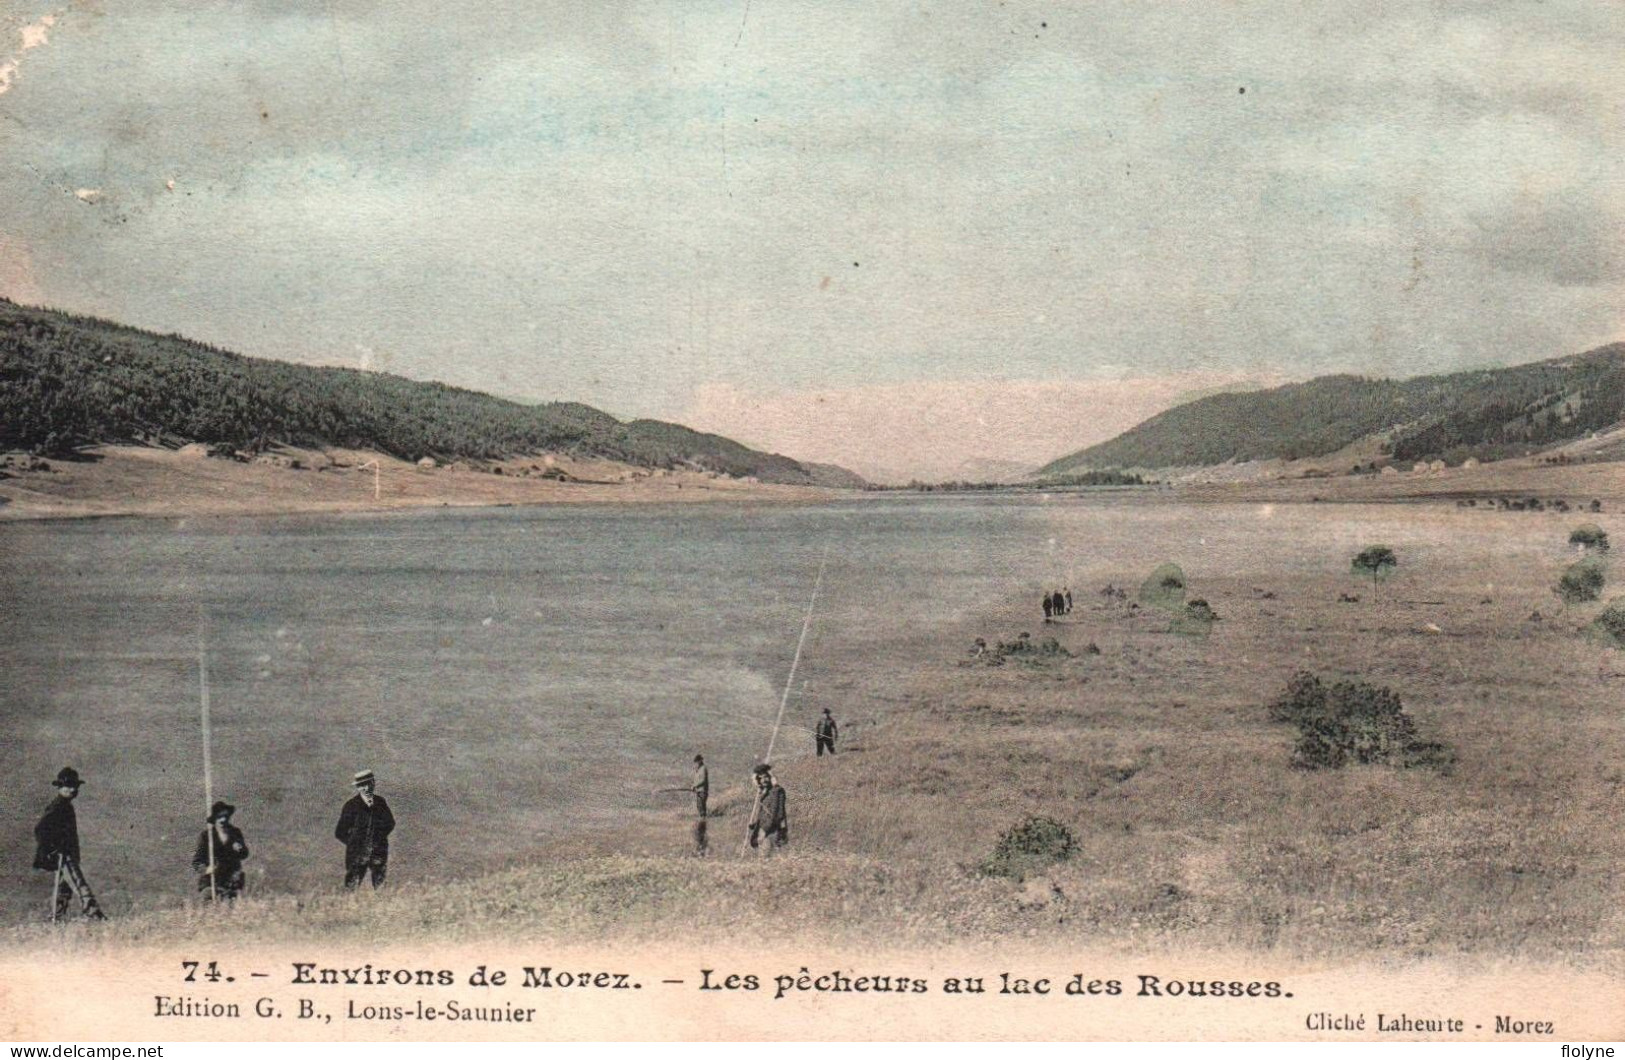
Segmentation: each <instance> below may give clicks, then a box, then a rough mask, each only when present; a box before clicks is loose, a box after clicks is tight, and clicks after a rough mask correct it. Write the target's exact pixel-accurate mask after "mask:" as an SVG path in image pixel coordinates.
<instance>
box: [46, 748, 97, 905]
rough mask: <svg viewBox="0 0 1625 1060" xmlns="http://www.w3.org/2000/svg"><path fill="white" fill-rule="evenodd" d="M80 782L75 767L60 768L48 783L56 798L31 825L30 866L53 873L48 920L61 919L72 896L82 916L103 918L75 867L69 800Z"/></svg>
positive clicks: (75, 832)
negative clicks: (53, 890)
mask: <svg viewBox="0 0 1625 1060" xmlns="http://www.w3.org/2000/svg"><path fill="white" fill-rule="evenodd" d="M83 785H84V781H82V780H80V779H79V772H78V771H77V770H75V769H73V768H71V767H64V768H63V769H62V771H61V772H60V773H58V774H57V775H56V779H55V780H53V781H51V786H52V787H54V788H56V798H54V799H52V800H51V805H49V806H47V807H46V808H45V816H43V817H41V818H40V820H39V824H37V825H35V826H34V839H35V840H36V841H37V842H38V844H39V845H38V846H37V847H36V848H35V850H34V867H35V868H36V869H40V870H41V871H44V872H54V873H56V897H55V905H54V906H53V907H52V908H53V912H52V913H51V919H52V920H60V919H62V916H63V914H65V913H66V912H67V911H68V903H69V902H70V901H72V900H73V898H74V897H75V896H77V897H78V899H79V903H80V911H81V912H83V914H84V915H85V916H86V917H89V918H90V919H91V920H106V919H107V917H106V915H105V914H104V913H103V912H102V910H101V906H99V905H97V904H96V896H95V894H93V893H92V892H91V890H90V884H89V883H87V882H86V881H85V874H84V872H82V871H81V870H80V868H79V818H78V815H77V814H75V813H74V812H73V800H74V799H76V798H78V796H79V789H80V787H81V786H83Z"/></svg>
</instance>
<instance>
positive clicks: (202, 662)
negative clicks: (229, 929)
mask: <svg viewBox="0 0 1625 1060" xmlns="http://www.w3.org/2000/svg"><path fill="white" fill-rule="evenodd" d="M197 673H198V703H199V712H200V714H201V715H202V729H203V807H204V808H203V813H204V816H205V817H206V818H207V817H211V816H212V811H213V808H214V764H213V761H212V759H211V758H210V748H209V744H210V739H209V735H210V734H209V649H208V641H207V638H206V636H205V633H204V613H203V609H202V608H201V607H200V608H198V622H197ZM205 824H207V825H208V829H209V830H208V831H207V832H206V833H204V834H205V836H206V837H207V838H206V842H207V845H208V848H209V901H211V902H215V901H218V900H219V898H220V896H219V894H218V893H217V892H216V890H215V871H214V870H215V865H214V821H213V820H206V821H205Z"/></svg>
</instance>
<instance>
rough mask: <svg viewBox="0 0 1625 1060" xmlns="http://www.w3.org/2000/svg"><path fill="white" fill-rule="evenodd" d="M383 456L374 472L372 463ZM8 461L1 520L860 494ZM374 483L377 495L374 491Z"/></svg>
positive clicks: (650, 473)
mask: <svg viewBox="0 0 1625 1060" xmlns="http://www.w3.org/2000/svg"><path fill="white" fill-rule="evenodd" d="M373 462H376V463H377V465H378V470H377V472H376V478H375V477H374V474H373V473H372V471H373V469H372V468H370V467H363V466H362V465H366V464H370V463H373ZM39 463H41V464H43V465H44V466H43V467H40V468H31V469H25V468H18V467H16V466H12V467H9V468H6V469H5V470H4V472H3V477H0V523H23V522H26V523H43V522H66V521H76V520H83V519H180V518H214V517H232V516H237V517H242V516H252V517H276V516H295V515H315V516H319V515H350V514H373V515H376V514H383V513H387V512H405V511H418V510H425V509H429V510H438V509H445V508H505V507H532V506H537V505H550V504H706V503H716V502H729V501H732V502H739V501H751V502H765V503H773V504H783V503H805V502H809V501H820V500H826V499H830V498H834V497H841V496H847V495H851V494H856V493H861V492H862V491H857V490H842V489H837V488H835V487H830V486H817V485H784V484H777V483H766V482H758V481H754V480H749V479H734V478H729V477H727V476H724V475H720V474H717V473H715V472H704V471H688V470H679V471H667V470H663V469H649V468H640V467H633V466H631V465H625V464H617V463H612V462H607V461H576V460H572V459H571V458H569V457H558V456H547V457H537V458H533V459H525V460H509V461H500V462H490V463H488V464H486V465H483V466H481V467H478V468H475V467H472V466H468V465H452V466H435V467H419V466H416V465H413V464H408V463H406V462H404V461H400V460H396V459H394V458H392V457H388V456H383V455H381V454H377V453H368V452H354V451H344V450H326V451H312V450H279V451H278V452H277V453H276V454H274V456H273V457H272V458H270V459H265V460H262V461H257V462H254V463H240V462H237V461H230V460H220V459H214V458H210V457H208V456H206V455H204V454H203V453H202V452H201V451H200V447H195V446H186V447H183V448H182V449H180V450H167V449H152V448H144V447H138V446H106V447H99V448H96V449H92V450H88V451H86V452H85V453H84V454H82V455H80V456H79V457H77V458H75V459H52V458H46V459H44V460H43V461H40V462H39ZM375 491H376V493H375Z"/></svg>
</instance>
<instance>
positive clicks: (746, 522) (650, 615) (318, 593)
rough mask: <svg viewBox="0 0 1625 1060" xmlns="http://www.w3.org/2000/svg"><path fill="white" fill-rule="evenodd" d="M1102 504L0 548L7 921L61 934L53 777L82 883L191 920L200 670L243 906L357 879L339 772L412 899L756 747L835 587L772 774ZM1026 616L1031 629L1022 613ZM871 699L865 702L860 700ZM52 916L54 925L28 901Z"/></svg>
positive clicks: (1019, 585) (371, 518)
mask: <svg viewBox="0 0 1625 1060" xmlns="http://www.w3.org/2000/svg"><path fill="white" fill-rule="evenodd" d="M1114 503H1119V502H1113V501H1110V500H1100V501H1097V502H1094V503H1090V502H1087V501H1083V500H1080V499H1076V498H1068V499H1059V498H1057V499H1053V500H1047V499H1045V498H1041V497H1031V496H1026V497H1009V496H1003V497H985V496H984V497H940V496H938V497H916V496H908V495H903V496H898V497H895V498H893V497H887V498H880V499H875V498H866V499H863V500H853V501H847V502H840V503H831V504H822V505H782V504H714V505H707V506H704V507H699V506H693V505H689V506H681V507H669V508H668V507H664V506H652V505H650V506H643V505H638V506H633V505H621V506H603V507H579V506H574V505H568V506H567V505H558V506H552V507H533V508H502V509H478V510H469V509H461V510H426V511H418V512H407V513H390V514H384V515H368V516H319V517H315V516H312V517H283V518H216V519H190V520H178V521H171V520H139V519H110V520H85V521H66V522H50V523H44V522H41V523H11V524H6V525H3V526H0V589H3V591H4V598H5V607H4V610H3V611H0V666H3V671H4V674H5V684H4V689H3V692H0V733H3V735H4V737H5V738H4V741H3V744H0V766H3V774H4V775H5V776H6V777H7V778H8V779H9V780H10V781H11V783H10V785H9V786H8V791H7V798H6V800H5V805H4V812H3V814H0V866H3V868H0V881H3V893H0V903H3V904H4V909H3V913H4V915H5V916H6V917H7V918H8V919H16V918H19V917H24V916H31V915H32V914H33V913H34V912H36V911H37V912H39V913H41V914H43V912H44V910H45V905H46V902H45V896H46V892H47V890H48V884H47V881H46V879H45V877H44V876H43V875H42V874H33V873H30V872H29V871H28V865H29V862H30V860H31V857H32V838H31V828H32V825H33V823H34V821H35V820H36V819H37V817H38V815H39V813H40V812H41V811H42V810H43V808H44V806H45V804H46V803H47V801H48V800H49V797H50V795H51V789H50V787H49V783H48V782H49V780H50V778H51V777H52V776H54V775H55V773H56V771H57V769H58V768H60V767H62V766H64V765H73V766H74V767H75V768H77V769H79V770H80V772H81V773H82V774H83V775H84V776H85V777H86V780H87V783H86V786H85V788H84V790H83V792H82V794H81V796H80V798H79V800H78V803H77V807H78V812H79V816H80V832H81V836H82V839H83V842H84V846H85V855H84V863H85V867H86V871H87V874H88V875H89V877H90V879H91V882H92V884H93V885H95V886H96V887H97V889H98V891H99V893H100V894H101V895H102V897H103V900H104V904H106V905H107V906H108V907H109V908H110V909H111V910H113V911H120V910H125V909H129V908H130V907H132V906H140V907H148V906H153V905H164V904H169V903H172V902H176V901H179V900H180V899H182V898H184V897H185V896H186V895H188V894H189V893H190V890H191V886H192V882H191V874H190V858H191V855H192V850H193V846H194V844H195V843H196V839H197V835H198V833H199V831H200V830H201V829H202V827H203V823H202V822H203V817H204V811H205V800H204V791H203V776H202V742H201V738H200V729H199V700H200V679H199V671H200V659H199V652H200V648H201V649H202V651H203V654H204V657H205V658H206V660H207V668H208V677H209V692H210V698H211V713H212V719H213V770H214V793H215V796H216V797H217V798H225V799H228V800H230V801H232V802H233V803H235V804H236V805H237V806H238V808H239V809H238V813H237V818H236V821H237V823H238V825H239V826H241V827H242V828H243V829H244V831H245V833H246V835H247V839H248V842H249V845H250V847H251V848H252V850H253V856H252V857H251V858H250V860H249V863H248V869H249V881H250V887H251V888H254V889H257V890H261V891H264V890H276V891H292V892H303V891H308V890H310V889H312V888H317V887H329V886H332V885H333V884H334V883H335V882H336V880H338V879H339V878H341V876H342V848H341V846H340V845H339V844H338V843H337V842H336V841H335V840H334V839H333V837H332V828H333V825H334V823H335V822H336V820H337V815H338V810H339V807H340V806H341V805H342V803H343V802H344V800H345V799H346V798H348V797H349V795H350V793H351V792H350V789H349V784H348V781H349V777H350V776H351V774H352V773H353V772H354V771H355V770H357V769H360V768H371V769H373V770H375V771H376V772H377V774H378V776H379V780H380V786H379V791H380V793H381V794H383V795H385V796H386V797H387V798H388V799H389V800H390V802H391V804H392V805H393V806H394V809H395V814H396V816H397V818H398V819H399V820H400V827H399V831H398V832H397V836H396V839H395V841H394V843H393V849H392V860H391V874H392V878H394V879H397V880H411V879H423V878H439V877H447V876H457V875H464V874H468V873H472V872H478V871H483V870H486V869H489V868H492V867H496V866H501V865H507V864H514V863H518V862H524V861H527V860H533V859H536V858H540V857H546V856H559V855H561V854H563V855H568V854H572V853H577V852H588V851H600V850H603V849H604V843H605V842H606V840H605V837H606V836H613V835H615V834H617V833H619V832H622V831H624V829H623V828H622V827H621V826H622V825H623V824H625V823H627V822H629V821H634V820H636V819H637V818H639V817H640V816H647V815H651V814H652V815H656V816H660V817H662V819H664V818H668V817H670V818H674V819H675V817H676V816H677V815H678V814H679V813H680V810H681V809H682V808H683V807H686V806H687V805H688V803H687V801H686V799H685V798H684V797H683V796H681V795H667V796H656V795H654V794H653V793H654V791H655V789H657V788H660V787H666V786H678V785H684V784H686V783H687V782H688V776H689V769H690V761H691V759H692V756H693V754H694V753H695V752H696V751H702V752H703V753H705V754H706V757H707V759H708V761H709V762H710V764H711V769H712V785H713V790H714V791H715V790H716V789H719V788H722V787H726V786H728V785H730V784H736V783H739V782H740V781H741V780H742V779H743V776H744V774H745V773H746V772H748V769H749V767H750V765H751V764H752V763H753V762H754V761H755V760H757V759H758V758H759V757H760V756H761V755H763V754H764V753H765V751H766V750H767V746H768V742H769V739H770V737H771V735H772V733H773V727H774V719H775V717H776V715H777V714H778V711H779V701H780V696H781V694H782V692H783V687H784V682H785V679H786V675H787V672H788V670H789V667H790V663H791V658H792V656H793V654H794V651H795V646H796V641H797V637H798V635H799V634H800V631H801V625H802V619H803V615H804V613H805V610H806V607H807V604H808V598H809V594H810V592H811V590H812V587H813V583H814V579H815V577H816V574H817V571H818V569H819V565H820V562H821V561H822V559H823V557H824V555H825V551H826V549H827V550H828V559H827V570H826V572H825V575H824V580H823V586H822V591H821V593H820V597H819V600H818V605H817V608H816V610H815V612H814V615H813V621H812V624H811V628H810V632H809V636H808V639H807V643H806V646H805V649H804V657H803V660H802V663H801V667H800V670H799V676H798V681H797V688H796V690H795V695H793V696H792V698H791V700H790V703H789V708H788V711H787V713H786V721H785V728H784V729H783V731H782V732H781V733H780V735H779V737H778V741H779V742H778V746H777V747H776V748H775V755H774V757H775V758H776V759H783V758H784V757H786V756H801V755H806V754H809V753H810V752H811V750H812V739H811V736H810V735H809V734H808V733H807V732H806V729H807V728H808V727H810V726H811V725H812V724H813V721H814V719H816V717H817V715H818V710H819V708H821V707H822V706H826V705H828V706H832V707H833V708H834V709H835V713H836V716H837V717H838V718H841V719H842V720H843V721H844V722H848V727H849V731H857V730H855V729H853V726H854V725H859V724H861V722H862V719H863V718H865V717H866V716H868V715H870V714H871V713H872V710H871V708H872V706H873V705H872V704H866V703H859V702H852V701H850V700H849V699H848V698H846V697H847V694H850V693H852V692H853V690H854V689H856V688H858V687H870V688H872V687H874V684H875V683H876V682H878V683H879V684H880V685H882V686H883V685H884V682H885V675H884V674H883V673H882V674H877V673H873V672H869V673H865V674H861V675H860V674H856V673H855V672H854V671H855V670H862V669H864V668H865V667H867V666H869V665H870V664H869V662H867V660H870V659H871V658H873V657H874V656H875V654H876V653H875V652H872V651H869V650H868V647H867V646H873V645H885V646H887V648H888V650H902V651H907V650H913V649H915V648H917V649H918V650H920V651H929V650H937V651H940V645H936V644H935V641H934V640H933V638H934V637H936V636H938V635H939V631H940V630H941V628H942V627H943V626H944V625H945V624H948V623H952V622H956V621H959V620H960V619H962V618H963V617H964V616H965V615H967V614H971V613H974V612H976V611H978V610H982V609H984V608H985V606H986V603H987V601H988V600H989V599H990V598H993V597H1000V598H1002V597H1006V596H1008V595H1009V594H1010V593H1011V592H1012V591H1013V590H1015V589H1020V590H1021V591H1023V592H1026V591H1027V590H1028V586H1027V585H1026V582H1030V583H1031V587H1030V588H1031V591H1032V592H1033V593H1036V592H1037V589H1038V587H1039V586H1040V585H1043V584H1046V579H1050V580H1055V581H1056V583H1057V584H1059V580H1060V579H1063V578H1065V577H1069V576H1070V572H1069V571H1068V570H1065V569H1061V568H1063V567H1065V566H1066V564H1063V563H1058V562H1057V561H1056V559H1055V557H1056V544H1055V539H1054V536H1055V528H1056V525H1057V516H1058V514H1060V513H1061V511H1062V510H1063V509H1065V511H1066V518H1065V519H1064V520H1063V521H1064V522H1065V523H1067V524H1068V525H1069V527H1070V529H1071V530H1072V531H1074V532H1076V533H1078V534H1079V535H1080V536H1084V537H1087V536H1090V535H1091V534H1093V535H1094V536H1095V537H1096V538H1097V539H1099V538H1101V537H1105V536H1108V535H1107V533H1106V528H1105V526H1104V524H1100V525H1095V524H1096V521H1097V520H1102V519H1105V518H1107V517H1108V515H1107V513H1108V512H1109V509H1110V507H1111V506H1112V505H1113V504H1114ZM1034 613H1035V615H1036V608H1035V609H1034ZM859 676H861V677H863V678H864V679H865V681H867V682H868V683H867V685H864V683H863V682H859V681H858V680H857V678H858V677H859ZM36 907H37V908H36Z"/></svg>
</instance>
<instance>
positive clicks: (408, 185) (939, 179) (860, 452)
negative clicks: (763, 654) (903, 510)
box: [0, 0, 1625, 478]
mask: <svg viewBox="0 0 1625 1060" xmlns="http://www.w3.org/2000/svg"><path fill="white" fill-rule="evenodd" d="M1621 55H1625V5H1620V4H1615V3H1597V2H1594V0H1577V2H1568V0H1545V2H1542V0H1527V2H1523V3H1501V2H1495V0H1481V2H1470V3H1453V2H1429V0H1405V2H1402V3H1400V2H1388V0H1365V2H1355V3H1349V4H1338V5H1304V4H1301V3H1297V2H1268V0H1259V2H1246V3H1243V2H1239V0H1213V2H1211V3H1203V4H1200V5H1195V4H1175V3H1127V2H1125V3H1068V4H1057V3H1037V2H1035V3H1027V2H1018V0H1008V2H999V0H990V2H978V0H955V2H953V3H933V2H919V0H916V2H908V3H891V2H885V0H861V2H853V3H844V2H840V0H799V2H795V3H789V2H785V0H748V2H747V0H731V2H716V3H713V2H708V0H668V2H666V3H624V4H623V3H615V2H612V0H598V2H594V3H590V4H584V3H580V2H576V0H571V2H559V3H555V2H551V0H527V2H523V3H519V2H505V0H497V2H492V3H474V4H445V3H427V2H420V0H401V2H389V3H384V2H365V0H327V2H299V0H262V2H254V0H231V2H225V3H215V2H210V0H184V2H182V0H173V2H166V3H143V2H140V0H129V2H117V3H114V2H111V0H87V2H74V3H67V2H64V0H55V2H36V0H0V295H4V296H6V297H9V298H12V299H14V300H16V301H20V302H25V303H29V304H44V305H50V306H55V307H59V308H62V309H67V310H72V311H74V312H80V313H90V314H95V315H98V316H104V317H108V318H111V319H114V320H118V321H120V322H124V323H128V324H133V325H136V326H139V327H144V328H149V329H153V330H157V331H162V332H178V333H180V334H183V335H186V336H188V337H191V338H195V339H200V340H204V341H207V342H211V343H215V344H218V345H222V346H225V347H228V348H231V349H235V350H238V351H240V352H243V353H248V354H253V355H258V356H266V357H276V358H282V359H286V360H291V361H299V362H304V363H311V364H340V365H349V366H355V367H363V368H369V369H374V370H381V371H391V372H397V373H399V374H402V375H406V376H409V377H413V378H418V379H435V380H440V381H444V382H448V383H452V384H455V385H460V386H467V387H472V388H475V389H479V390H485V391H489V392H492V393H496V394H500V395H502V396H504V397H511V398H515V399H519V400H526V401H546V400H572V401H584V402H587V403H588V404H592V405H595V406H598V407H600V408H603V409H605V410H606V411H609V412H611V413H613V414H615V415H618V416H622V417H625V418H630V417H635V416H654V417H659V418H664V419H672V420H677V421H680V422H684V423H687V424H689V425H691V426H694V427H698V428H701V429H705V430H712V431H717V432H719V433H722V434H727V435H729V436H731V437H735V438H738V439H739V440H740V441H744V442H746V443H748V444H752V445H756V446H760V447H764V448H769V449H774V450H777V451H781V452H785V453H787V454H788V455H791V456H794V457H798V458H802V459H809V460H826V461H833V462H836V463H842V464H845V465H846V466H849V467H853V468H855V469H857V470H859V471H866V472H869V473H873V474H878V475H884V476H886V477H899V476H903V477H907V476H916V475H917V476H920V477H926V478H930V477H941V476H949V475H953V474H955V473H956V472H959V471H962V470H964V469H966V468H967V467H972V468H974V467H980V466H986V465H987V464H988V463H989V462H1012V463H1014V464H1018V465H1026V466H1035V465H1037V464H1040V463H1043V462H1045V461H1047V460H1050V459H1053V458H1055V457H1058V456H1061V455H1063V454H1065V453H1068V452H1071V451H1073V450H1075V449H1078V448H1080V447H1082V446H1084V445H1087V444H1090V443H1092V442H1095V441H1100V440H1104V439H1105V438H1108V437H1111V436H1112V435H1114V434H1116V433H1118V432H1119V431H1121V430H1123V429H1126V428H1127V427H1129V426H1132V425H1133V424H1134V423H1135V422H1138V421H1139V420H1141V419H1143V418H1145V417H1146V416H1148V415H1151V414H1154V413H1155V412H1157V411H1159V410H1160V409H1162V408H1165V407H1168V406H1169V405H1170V404H1173V403H1176V402H1178V401H1180V400H1184V399H1187V398H1188V397H1190V396H1192V395H1196V394H1201V393H1206V392H1212V391H1214V390H1217V389H1226V388H1237V387H1246V386H1254V385H1269V384H1274V383H1279V382H1281V381H1285V380H1291V379H1300V378H1308V377H1311V376H1314V375H1321V374H1326V373H1330V372H1353V373H1360V374H1369V375H1414V374H1418V373H1425V372H1441V371H1451V370H1456V369H1461V368H1468V367H1481V366H1486V365H1497V364H1511V363H1520V362H1524V361H1530V360H1538V359H1542V358H1547V357H1555V356H1560V355H1564V354H1569V353H1576V352H1580V351H1582V350H1584V349H1587V348H1590V347H1592V346H1595V345H1599V344H1601V343H1603V342H1607V341H1612V340H1617V339H1619V338H1621V337H1625V168H1622V167H1625V115H1622V113H1621V100H1622V98H1625V92H1622V91H1621V90H1622V88H1625V74H1622V66H1621V60H1620V56H1621Z"/></svg>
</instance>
